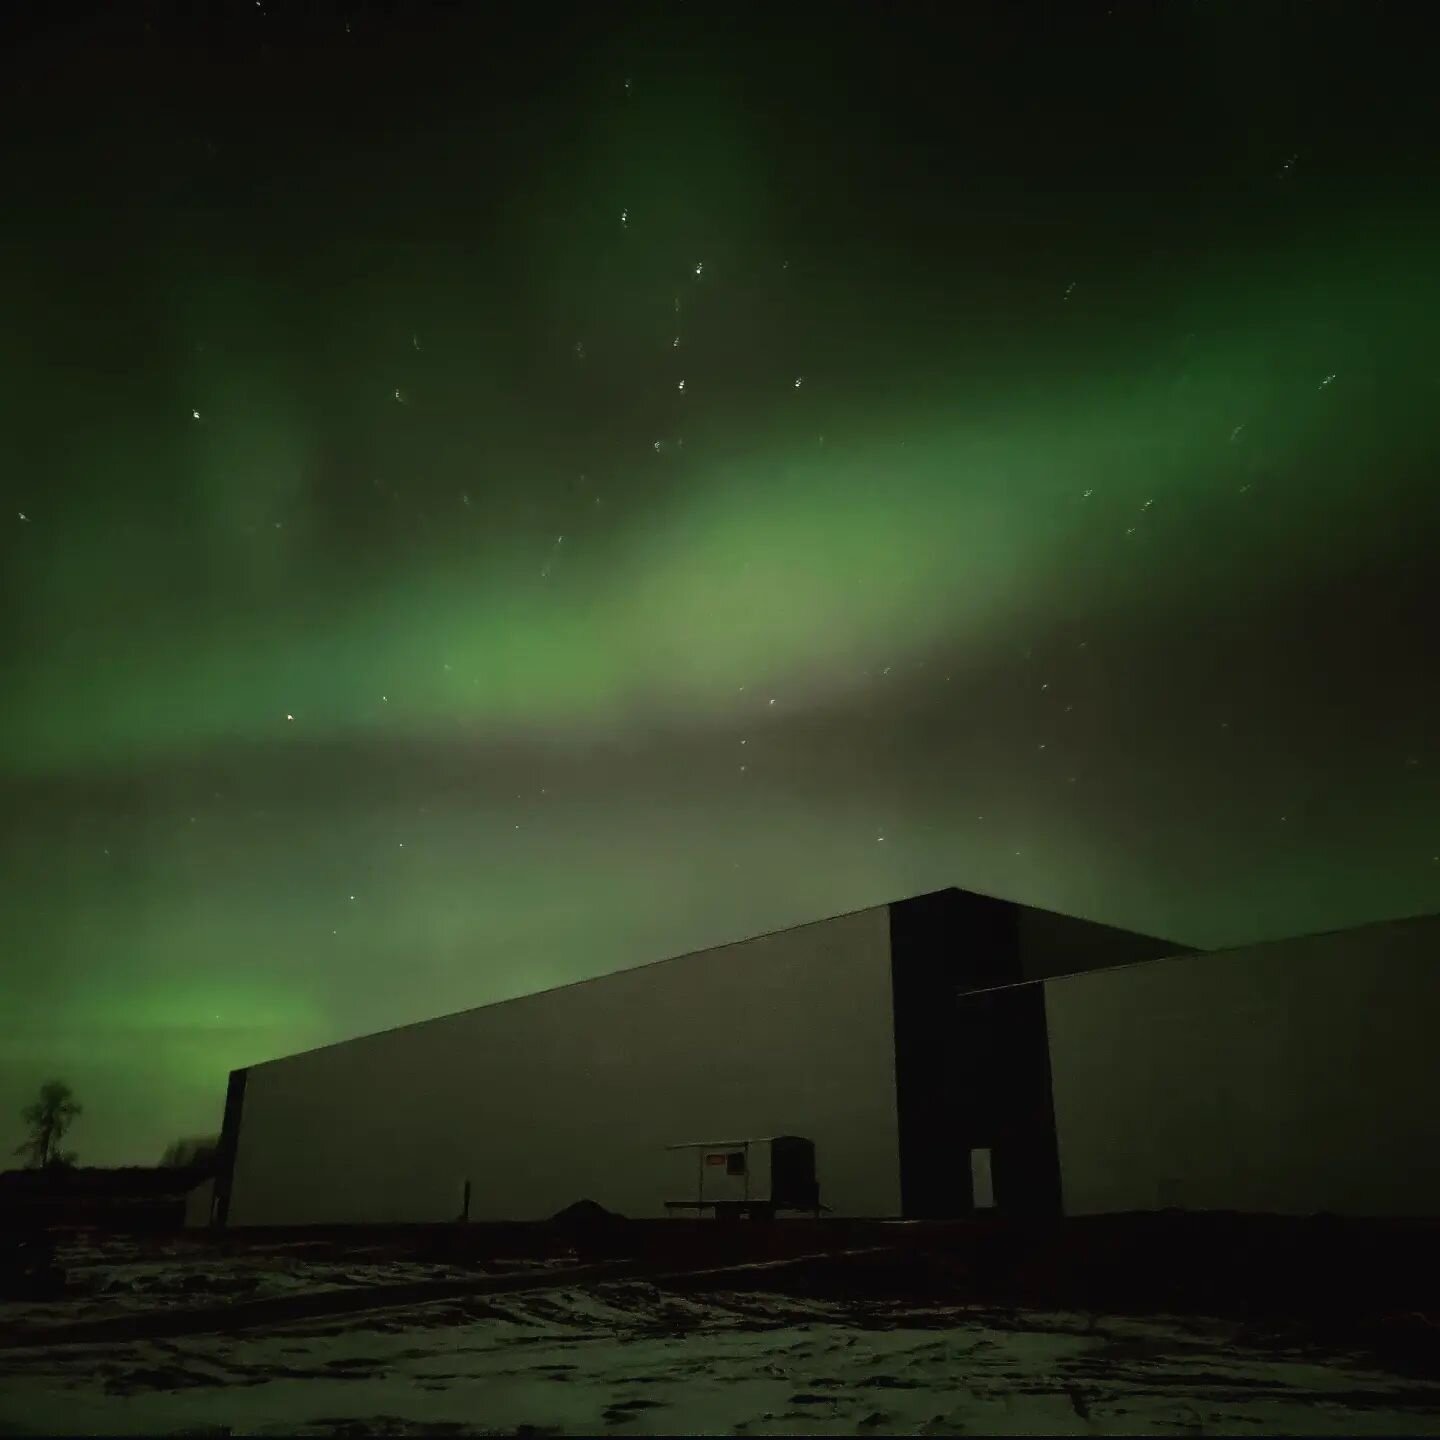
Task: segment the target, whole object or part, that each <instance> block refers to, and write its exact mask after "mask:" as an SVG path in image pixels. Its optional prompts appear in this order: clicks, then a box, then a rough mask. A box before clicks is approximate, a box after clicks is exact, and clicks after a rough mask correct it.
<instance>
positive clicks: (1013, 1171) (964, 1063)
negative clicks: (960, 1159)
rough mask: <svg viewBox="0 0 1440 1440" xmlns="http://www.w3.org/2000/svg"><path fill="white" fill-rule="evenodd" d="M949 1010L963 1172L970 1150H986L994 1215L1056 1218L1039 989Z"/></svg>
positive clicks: (986, 997)
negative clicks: (956, 1080)
mask: <svg viewBox="0 0 1440 1440" xmlns="http://www.w3.org/2000/svg"><path fill="white" fill-rule="evenodd" d="M952 1005H953V1009H952V1014H953V1015H954V1019H955V1025H954V1040H953V1044H954V1053H955V1064H956V1069H957V1070H958V1072H959V1075H958V1083H957V1085H956V1097H957V1098H956V1107H955V1109H956V1144H957V1147H959V1148H961V1149H963V1150H964V1151H965V1164H966V1166H967V1169H968V1167H969V1163H970V1158H969V1157H970V1152H971V1151H988V1152H989V1159H990V1172H991V1176H992V1189H993V1198H994V1204H995V1208H996V1209H997V1210H1001V1211H1003V1212H1004V1213H1006V1214H1007V1215H1059V1214H1060V1209H1061V1197H1060V1151H1059V1145H1058V1142H1057V1140H1056V1134H1055V1101H1054V1095H1053V1092H1052V1090H1051V1083H1050V1046H1049V1043H1048V1040H1047V1032H1046V1021H1045V987H1044V985H1040V984H1035V983H1030V984H1025V985H1006V986H1002V987H1001V988H999V989H995V990H980V991H976V992H974V993H972V994H968V995H967V994H962V995H960V996H958V997H957V999H956V1000H955V1001H954V1002H952ZM968 1178H969V1177H968V1175H967V1179H968ZM967 1193H968V1192H967ZM972 1199H973V1197H972Z"/></svg>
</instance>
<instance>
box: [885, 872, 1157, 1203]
mask: <svg viewBox="0 0 1440 1440" xmlns="http://www.w3.org/2000/svg"><path fill="white" fill-rule="evenodd" d="M1026 918H1027V916H1026V914H1025V912H1023V911H1022V909H1021V907H1019V906H1017V905H1014V904H1012V903H1010V902H1009V901H1005V900H997V899H994V898H992V897H990V896H986V895H975V894H971V893H970V892H968V891H964V890H941V891H937V892H936V893H934V894H931V895H920V896H916V897H915V898H914V899H911V900H902V901H898V902H897V903H895V904H893V905H892V906H891V907H890V953H891V977H892V983H893V986H894V1004H895V1088H896V1105H897V1109H898V1122H899V1138H900V1195H901V1205H902V1208H903V1212H904V1214H905V1215H906V1217H907V1218H911V1219H927V1220H928V1219H944V1218H947V1217H951V1216H956V1215H964V1214H968V1213H969V1212H970V1211H971V1210H972V1209H973V1208H974V1206H975V1201H976V1196H975V1194H974V1187H973V1179H972V1167H971V1156H972V1152H975V1151H986V1152H988V1160H989V1164H990V1173H991V1176H992V1188H993V1199H994V1203H995V1206H996V1207H997V1208H999V1209H1003V1210H1005V1211H1007V1212H1011V1213H1024V1214H1058V1213H1059V1209H1060V1168H1059V1155H1058V1150H1057V1145H1056V1138H1055V1113H1054V1104H1053V1100H1052V1097H1051V1090H1050V1059H1049V1047H1048V1044H1047V1040H1046V1029H1045V994H1044V987H1043V986H1040V985H1034V984H1029V985H1027V984H1023V983H1021V982H1023V981H1025V980H1027V979H1030V978H1031V976H1030V975H1028V974H1027V965H1026V960H1027V958H1029V959H1030V960H1031V963H1032V964H1033V963H1034V959H1035V956H1034V954H1033V952H1034V950H1035V947H1034V946H1033V945H1027V943H1026V942H1027V940H1029V938H1030V937H1029V935H1028V934H1027V931H1026V929H1025V926H1024V921H1025V920H1026ZM1072 923H1073V926H1074V929H1075V932H1076V933H1077V934H1079V935H1082V936H1084V935H1086V934H1087V932H1089V931H1090V930H1092V929H1093V930H1095V931H1097V932H1100V933H1099V937H1098V938H1099V941H1100V943H1099V944H1098V945H1095V946H1094V947H1093V948H1094V949H1095V950H1097V951H1100V952H1105V951H1107V950H1108V949H1109V945H1108V944H1107V943H1106V942H1111V941H1113V938H1114V937H1117V936H1118V937H1122V938H1125V939H1129V938H1130V937H1126V936H1125V935H1124V932H1120V931H1116V932H1109V933H1107V932H1105V927H1099V926H1096V927H1090V926H1087V925H1086V923H1085V922H1084V921H1077V922H1072ZM1050 939H1051V937H1050V936H1048V935H1047V936H1045V937H1044V939H1043V940H1042V942H1041V945H1040V947H1039V949H1040V952H1041V954H1042V955H1043V961H1042V963H1044V964H1045V967H1046V969H1047V970H1049V971H1052V972H1053V971H1054V970H1063V969H1065V968H1066V965H1065V961H1064V951H1065V950H1067V949H1070V947H1071V945H1073V943H1074V938H1073V936H1071V935H1068V934H1066V935H1064V937H1063V941H1062V943H1061V944H1060V945H1058V946H1057V945H1054V944H1053V943H1052V944H1050V945H1048V946H1047V945H1046V944H1045V943H1044V941H1045V940H1050ZM1067 942H1068V943H1067ZM1161 943H1163V942H1161ZM1050 950H1054V951H1055V953H1054V954H1050V953H1048V952H1049V951H1050ZM1027 952H1029V953H1028V954H1027ZM1076 960H1077V961H1078V962H1079V963H1078V964H1076V965H1075V966H1074V967H1073V968H1085V966H1086V964H1087V962H1088V963H1093V956H1092V955H1091V954H1089V953H1085V954H1083V958H1082V955H1081V954H1077V955H1076ZM977 992H978V993H977Z"/></svg>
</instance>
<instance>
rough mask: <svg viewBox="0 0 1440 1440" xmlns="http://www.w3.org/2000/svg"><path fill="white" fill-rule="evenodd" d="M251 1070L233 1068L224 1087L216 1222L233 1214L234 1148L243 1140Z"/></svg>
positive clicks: (216, 1163) (216, 1170)
mask: <svg viewBox="0 0 1440 1440" xmlns="http://www.w3.org/2000/svg"><path fill="white" fill-rule="evenodd" d="M249 1073H250V1072H249V1071H248V1070H232V1071H231V1072H230V1084H229V1085H228V1086H227V1087H226V1090H225V1119H224V1121H223V1122H222V1123H221V1126H220V1144H219V1147H218V1148H217V1150H216V1152H215V1201H214V1206H213V1208H212V1210H211V1212H210V1213H211V1217H212V1219H213V1221H214V1223H215V1224H216V1225H224V1224H225V1223H226V1222H227V1221H228V1220H229V1218H230V1190H231V1187H232V1183H233V1181H234V1179H235V1152H236V1149H237V1148H238V1147H239V1144H240V1117H241V1115H242V1113H243V1112H244V1109H245V1077H246V1076H247V1075H248V1074H249Z"/></svg>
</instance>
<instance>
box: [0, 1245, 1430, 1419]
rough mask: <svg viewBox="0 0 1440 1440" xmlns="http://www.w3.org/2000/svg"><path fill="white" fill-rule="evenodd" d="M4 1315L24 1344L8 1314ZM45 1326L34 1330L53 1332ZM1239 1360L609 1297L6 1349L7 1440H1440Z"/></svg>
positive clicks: (1269, 1364)
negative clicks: (276, 1439)
mask: <svg viewBox="0 0 1440 1440" xmlns="http://www.w3.org/2000/svg"><path fill="white" fill-rule="evenodd" d="M150 1248H151V1250H152V1252H153V1249H154V1247H153V1246H152V1247H150ZM110 1263H111V1265H112V1266H114V1267H117V1268H116V1270H115V1273H114V1274H112V1275H109V1276H108V1277H107V1278H110V1279H116V1278H126V1279H130V1280H134V1281H135V1282H137V1283H142V1282H143V1284H144V1285H145V1286H149V1287H151V1288H150V1289H149V1290H148V1291H146V1292H145V1293H146V1294H147V1295H148V1300H147V1304H148V1306H149V1307H151V1308H159V1307H160V1306H161V1305H166V1304H168V1305H172V1306H173V1305H177V1304H184V1303H186V1302H187V1300H189V1301H190V1303H193V1300H190V1297H191V1296H192V1295H193V1293H194V1292H193V1290H187V1289H186V1288H185V1285H184V1275H185V1274H195V1273H202V1272H200V1271H198V1270H197V1268H196V1267H199V1266H204V1267H209V1268H210V1269H213V1270H214V1271H216V1272H217V1273H216V1277H215V1278H217V1280H223V1279H224V1278H225V1273H226V1272H227V1271H228V1272H229V1273H230V1274H231V1275H232V1276H233V1277H234V1278H236V1279H237V1280H239V1279H244V1280H245V1281H246V1282H247V1283H248V1282H249V1281H251V1280H253V1281H254V1282H255V1285H256V1286H258V1287H262V1288H260V1289H258V1290H257V1289H255V1288H251V1289H247V1290H245V1291H244V1292H243V1293H245V1294H246V1295H247V1296H253V1295H255V1294H257V1293H271V1294H273V1293H277V1291H279V1290H283V1289H286V1288H292V1289H293V1288H295V1287H297V1286H299V1285H301V1284H302V1283H303V1284H304V1285H306V1286H307V1287H311V1282H314V1283H315V1284H323V1285H329V1286H340V1285H344V1284H347V1283H348V1284H351V1285H353V1284H355V1283H357V1281H356V1280H355V1279H353V1278H352V1279H349V1280H348V1281H347V1279H345V1278H342V1277H341V1276H339V1275H335V1274H331V1275H329V1276H328V1277H327V1276H326V1275H325V1273H324V1264H325V1263H330V1264H332V1265H338V1262H320V1261H308V1262H306V1261H302V1260H298V1259H296V1258H295V1257H294V1256H292V1257H291V1258H290V1259H289V1260H287V1259H286V1258H285V1255H284V1253H283V1252H270V1253H268V1254H265V1255H253V1256H237V1257H232V1258H229V1259H223V1258H214V1259H202V1258H201V1257H199V1256H196V1255H190V1256H187V1257H183V1258H177V1260H174V1261H171V1262H170V1264H171V1271H172V1274H171V1275H170V1277H169V1281H168V1282H166V1281H165V1280H164V1278H163V1277H164V1271H163V1266H164V1264H165V1263H166V1261H165V1258H164V1257H163V1256H155V1255H153V1254H152V1258H151V1259H149V1260H148V1261H140V1260H136V1259H133V1258H132V1259H131V1260H130V1261H128V1262H127V1261H126V1260H124V1259H123V1258H122V1257H119V1256H115V1257H113V1258H112V1260H111V1262H110ZM127 1263H128V1264H130V1265H139V1266H144V1267H146V1268H143V1269H141V1270H138V1271H134V1272H132V1271H130V1270H126V1269H125V1268H124V1267H125V1265H126V1264H127ZM95 1264H96V1266H97V1269H103V1266H102V1262H101V1261H100V1260H99V1259H97V1260H96V1261H95ZM306 1264H312V1265H315V1266H317V1267H319V1268H318V1269H317V1270H315V1271H313V1272H312V1271H307V1270H305V1269H304V1268H303V1267H304V1265H306ZM154 1267H160V1268H154ZM267 1267H268V1268H267ZM338 1268H339V1269H341V1270H343V1272H344V1275H345V1276H357V1275H361V1274H363V1275H364V1276H365V1278H366V1281H369V1280H381V1281H383V1283H393V1282H395V1281H397V1280H402V1279H407V1278H419V1276H416V1274H415V1272H416V1271H418V1272H419V1275H420V1276H428V1275H432V1274H434V1272H435V1271H436V1270H437V1269H438V1270H440V1271H442V1272H444V1274H446V1275H448V1274H449V1273H450V1267H431V1266H411V1267H410V1268H409V1269H407V1268H406V1267H405V1265H404V1264H403V1263H402V1262H399V1261H386V1262H378V1261H377V1263H376V1264H375V1266H374V1267H364V1268H363V1269H362V1268H360V1267H357V1266H356V1265H354V1264H345V1265H338ZM507 1268H508V1269H511V1270H512V1273H513V1267H507ZM174 1272H178V1273H174ZM205 1273H208V1271H207V1272H205ZM457 1273H463V1274H469V1275H474V1274H475V1273H476V1271H475V1269H474V1268H470V1269H467V1270H465V1271H460V1272H457ZM538 1278H540V1277H538V1276H537V1279H538ZM166 1283H169V1286H170V1288H169V1289H168V1290H166V1289H165V1288H164V1287H165V1284H166ZM263 1287H268V1288H263ZM312 1288H313V1287H312ZM130 1293H131V1294H132V1295H133V1294H134V1293H135V1292H130ZM216 1293H219V1292H217V1291H210V1292H208V1294H207V1295H206V1296H205V1297H203V1298H204V1299H205V1300H206V1302H207V1303H213V1296H214V1295H215V1294H216ZM162 1296H163V1298H162ZM5 1309H6V1311H7V1312H9V1313H7V1314H6V1315H5V1316H4V1318H5V1319H6V1320H7V1321H12V1320H14V1319H15V1318H16V1314H15V1307H5ZM37 1309H38V1307H28V1312H29V1313H28V1314H27V1316H26V1323H27V1325H28V1324H29V1323H32V1320H31V1317H32V1316H33V1317H34V1319H33V1323H39V1320H40V1318H41V1317H40V1316H39V1315H37V1314H36V1313H35V1312H36V1310H37ZM45 1310H46V1312H47V1313H46V1314H45V1316H44V1319H45V1320H46V1322H47V1323H48V1322H51V1321H53V1320H56V1319H59V1318H62V1317H63V1318H65V1319H72V1318H79V1312H77V1310H76V1308H75V1307H74V1306H73V1305H71V1304H70V1303H69V1302H65V1303H64V1305H62V1306H47V1307H45ZM1237 1336H1238V1332H1237V1330H1236V1329H1235V1327H1233V1326H1227V1325H1224V1324H1221V1323H1219V1322H1197V1321H1193V1320H1181V1319H1173V1318H1171V1319H1166V1318H1151V1319H1145V1320H1134V1319H1130V1320H1122V1319H1113V1318H1100V1319H1098V1320H1097V1319H1093V1318H1092V1317H1089V1316H1086V1315H1074V1314H1059V1313H1045V1314H1040V1313H1034V1312H1004V1311H995V1310H984V1309H979V1308H975V1307H968V1308H962V1307H949V1308H935V1307H917V1306H914V1305H897V1304H894V1303H881V1302H864V1303H843V1304H841V1303H832V1302H827V1301H820V1300H804V1299H795V1298H789V1297H782V1296H778V1295H775V1294H768V1293H765V1292H763V1291H762V1292H757V1291H755V1290H754V1289H747V1290H745V1291H739V1290H732V1291H717V1290H708V1291H707V1292H706V1293H704V1294H703V1295H696V1294H680V1293H677V1292H674V1291H667V1290H666V1289H665V1288H664V1287H663V1284H655V1283H651V1282H647V1281H642V1280H633V1279H630V1280H615V1281H610V1282H604V1283H593V1284H590V1285H587V1286H585V1287H583V1288H582V1287H572V1288H550V1289H537V1290H532V1291H526V1292H522V1293H513V1294H504V1295H487V1296H473V1297H467V1298H463V1299H459V1300H455V1299H450V1300H443V1301H438V1302H435V1303H431V1304H426V1305H418V1306H412V1307H409V1308H405V1309H394V1310H389V1311H372V1312H366V1313H351V1314H344V1315H338V1316H331V1317H326V1318H320V1319H311V1320H306V1321H304V1322H296V1323H292V1324H289V1325H282V1326H278V1327H276V1328H273V1329H270V1330H268V1331H253V1332H243V1333H240V1334H238V1335H228V1336H227V1335H217V1334H198V1335H189V1336H187V1337H185V1338H182V1339H176V1340H150V1341H143V1342H127V1343H117V1344H107V1345H84V1346H74V1347H70V1346H64V1347H60V1346H57V1347H53V1348H51V1349H49V1350H48V1351H47V1350H45V1349H41V1348H29V1349H8V1350H6V1349H0V1434H4V1435H26V1434H54V1433H69V1434H77V1433H83V1434H115V1435H119V1434H126V1435H129V1434H166V1433H172V1434H173V1433H178V1432H186V1433H190V1434H197V1433H210V1434H223V1433H233V1434H254V1435H266V1434H274V1435H279V1434H297V1433H298V1434H320V1435H343V1434H396V1435H399V1434H456V1435H460V1434H486V1433H497V1432H498V1433H511V1434H513V1433H515V1432H516V1431H520V1432H521V1433H526V1432H529V1433H539V1434H583V1433H594V1432H597V1431H598V1432H603V1433H614V1434H651V1433H658V1434H675V1433H680V1434H740V1435H747V1434H748V1435H762V1434H852V1433H859V1434H866V1433H873V1434H895V1433H911V1434H955V1433H957V1432H966V1431H968V1432H975V1431H979V1432H981V1433H989V1434H1082V1435H1083V1434H1131V1435H1135V1434H1142V1435H1150V1434H1157V1435H1161V1434H1174V1433H1177V1432H1183V1433H1191V1434H1260V1435H1263V1434H1272V1435H1273V1434H1306V1435H1319V1434H1348V1435H1363V1434H1374V1435H1398V1434H1409V1435H1427V1434H1428V1435H1433V1434H1435V1433H1436V1432H1437V1430H1440V1384H1426V1383H1421V1382H1418V1381H1415V1380H1406V1379H1401V1378H1398V1377H1395V1376H1390V1375H1385V1374H1381V1373H1378V1372H1376V1371H1374V1370H1373V1369H1371V1370H1367V1369H1366V1368H1365V1367H1364V1365H1363V1364H1362V1362H1360V1361H1359V1359H1358V1358H1356V1357H1353V1356H1345V1355H1323V1354H1317V1353H1314V1352H1313V1351H1305V1352H1301V1351H1288V1352H1287V1351H1285V1350H1282V1349H1276V1348H1273V1347H1272V1348H1266V1349H1264V1350H1261V1349H1257V1348H1255V1347H1253V1346H1247V1345H1245V1344H1242V1343H1241V1341H1240V1340H1239V1339H1238V1338H1237Z"/></svg>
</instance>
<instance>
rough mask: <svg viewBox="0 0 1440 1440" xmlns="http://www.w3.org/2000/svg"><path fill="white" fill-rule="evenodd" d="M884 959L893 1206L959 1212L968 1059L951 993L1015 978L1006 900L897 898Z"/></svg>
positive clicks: (965, 1190) (967, 1143)
mask: <svg viewBox="0 0 1440 1440" xmlns="http://www.w3.org/2000/svg"><path fill="white" fill-rule="evenodd" d="M890 967H891V981H892V984H893V987H894V1004H895V1091H896V1106H897V1110H898V1122H899V1136H900V1203H901V1208H902V1211H903V1213H904V1215H905V1216H906V1217H907V1218H909V1219H916V1220H934V1219H944V1218H946V1217H949V1216H953V1215H963V1214H967V1213H968V1212H969V1211H970V1209H971V1207H972V1204H973V1196H972V1194H971V1183H970V1148H971V1144H972V1141H971V1138H970V1137H971V1134H972V1133H973V1131H974V1129H975V1126H974V1124H973V1123H972V1121H971V1119H970V1117H969V1114H968V1112H969V1110H970V1109H971V1108H972V1103H971V1096H970V1095H969V1093H968V1092H969V1091H970V1088H971V1085H972V1083H973V1082H972V1075H973V1070H974V1063H973V1060H972V1059H971V1058H970V1057H967V1056H966V1055H965V1054H964V1044H963V1042H962V1039H961V1037H960V1035H959V1034H958V1033H957V1021H958V1018H959V1016H958V1010H957V1005H956V992H957V990H959V989H974V988H976V987H980V986H993V985H1005V984H1009V983H1011V982H1012V981H1015V980H1018V979H1019V978H1020V958H1019V948H1018V942H1017V932H1016V926H1015V907H1014V906H1013V905H1010V904H1008V903H1007V902H1006V901H1003V900H995V899H992V898H991V897H989V896H986V895H972V894H970V893H969V892H967V891H964V890H939V891H936V892H935V893H934V894H931V895H917V896H916V897H915V898H914V899H911V900H900V901H897V902H896V903H895V904H893V905H892V906H891V907H890ZM976 1143H978V1142H976Z"/></svg>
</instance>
